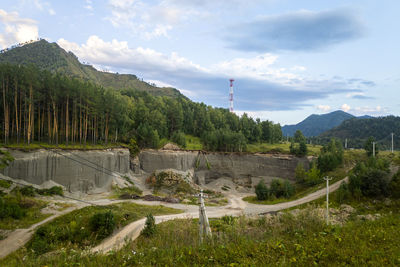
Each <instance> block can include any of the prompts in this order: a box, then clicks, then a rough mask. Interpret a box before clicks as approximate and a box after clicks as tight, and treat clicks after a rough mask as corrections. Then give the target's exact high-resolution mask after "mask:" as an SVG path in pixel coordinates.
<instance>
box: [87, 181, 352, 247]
mask: <svg viewBox="0 0 400 267" xmlns="http://www.w3.org/2000/svg"><path fill="white" fill-rule="evenodd" d="M347 180H348V179H347V177H346V178H345V179H343V180H340V181H338V182H336V183H334V184H332V185H331V186H330V187H329V191H330V192H333V191H335V190H337V189H338V188H339V186H340V184H341V183H342V182H343V181H346V182H347ZM325 194H326V189H325V188H323V189H320V190H318V191H316V192H313V193H311V194H309V195H307V196H305V197H303V198H300V199H297V200H294V201H290V202H285V203H279V204H275V205H257V204H250V203H247V202H244V201H243V200H242V197H240V196H235V195H229V196H228V198H229V204H228V205H226V206H224V207H207V215H208V217H209V218H218V217H222V216H224V215H240V214H260V213H265V212H271V211H279V210H284V209H287V208H291V207H295V206H298V205H301V204H304V203H308V202H310V201H313V200H315V199H318V198H320V197H322V196H324V195H325ZM136 202H139V201H136ZM140 202H141V201H140ZM141 203H142V202H141ZM146 204H148V203H146ZM153 204H157V205H158V204H163V205H165V203H160V202H153ZM166 206H168V207H173V208H178V209H183V210H185V212H184V213H181V214H174V215H163V216H155V220H156V223H161V222H164V221H168V220H173V219H181V218H198V216H199V212H198V207H197V206H186V205H181V204H167V205H166ZM144 224H145V219H141V220H139V221H135V222H132V223H131V224H128V225H127V226H125V227H124V228H123V229H121V230H120V231H119V232H117V233H116V234H114V235H113V236H111V237H109V238H106V239H105V240H104V241H103V242H101V243H100V244H99V245H98V246H96V247H94V248H93V249H92V251H93V252H103V253H104V252H108V251H110V250H113V249H119V248H121V247H122V246H123V245H124V244H125V242H126V241H128V240H135V239H136V238H137V237H138V236H139V235H140V232H141V231H142V229H143V228H144Z"/></svg>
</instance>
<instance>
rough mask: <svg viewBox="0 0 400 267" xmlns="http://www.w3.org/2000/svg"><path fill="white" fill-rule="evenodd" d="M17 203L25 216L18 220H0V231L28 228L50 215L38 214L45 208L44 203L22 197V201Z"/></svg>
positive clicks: (45, 204)
mask: <svg viewBox="0 0 400 267" xmlns="http://www.w3.org/2000/svg"><path fill="white" fill-rule="evenodd" d="M18 203H19V205H22V206H24V208H22V211H23V212H24V214H25V215H24V216H22V217H21V218H19V219H15V218H12V217H7V218H1V219H0V229H6V230H14V229H18V228H28V227H29V226H31V225H32V224H35V223H37V222H40V221H42V220H44V219H46V218H47V217H49V216H51V214H43V213H41V212H40V210H41V209H43V208H45V207H46V206H47V204H48V203H47V202H45V201H42V200H38V199H34V198H29V197H23V199H21V200H19V202H18ZM25 206H26V207H25ZM28 206H29V207H28Z"/></svg>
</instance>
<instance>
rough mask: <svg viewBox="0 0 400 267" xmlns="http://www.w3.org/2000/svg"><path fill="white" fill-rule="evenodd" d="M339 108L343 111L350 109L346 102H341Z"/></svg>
mask: <svg viewBox="0 0 400 267" xmlns="http://www.w3.org/2000/svg"><path fill="white" fill-rule="evenodd" d="M340 109H341V110H343V111H344V112H348V111H349V110H350V109H351V107H350V106H349V105H347V104H343V105H342V106H341V107H340Z"/></svg>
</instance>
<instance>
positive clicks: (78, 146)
mask: <svg viewBox="0 0 400 267" xmlns="http://www.w3.org/2000/svg"><path fill="white" fill-rule="evenodd" d="M0 147H5V148H10V149H19V150H23V151H30V150H36V149H43V147H45V148H53V149H54V148H59V149H65V150H92V149H93V150H97V149H109V148H120V147H126V145H124V144H122V143H109V144H108V145H105V144H97V145H94V144H90V143H87V144H86V145H84V144H79V143H75V144H74V143H70V144H68V145H66V144H58V145H55V144H48V143H45V142H43V143H39V142H34V143H31V144H29V145H28V144H24V143H19V144H17V143H12V144H3V143H0Z"/></svg>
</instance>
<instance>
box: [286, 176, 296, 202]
mask: <svg viewBox="0 0 400 267" xmlns="http://www.w3.org/2000/svg"><path fill="white" fill-rule="evenodd" d="M295 192H296V189H295V187H294V185H292V184H291V183H290V182H289V181H288V180H285V181H284V182H283V196H284V197H285V198H290V197H291V196H293V195H294V193H295Z"/></svg>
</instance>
